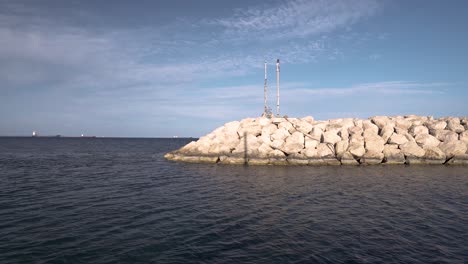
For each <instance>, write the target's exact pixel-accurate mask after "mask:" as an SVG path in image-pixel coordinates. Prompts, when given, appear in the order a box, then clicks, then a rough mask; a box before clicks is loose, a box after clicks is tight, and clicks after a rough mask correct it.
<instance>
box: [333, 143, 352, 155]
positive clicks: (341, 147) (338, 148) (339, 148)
mask: <svg viewBox="0 0 468 264" xmlns="http://www.w3.org/2000/svg"><path fill="white" fill-rule="evenodd" d="M348 146H349V143H348V140H341V141H338V142H337V143H336V145H335V153H336V156H337V157H338V158H341V156H343V154H344V153H345V152H346V151H347V150H348Z"/></svg>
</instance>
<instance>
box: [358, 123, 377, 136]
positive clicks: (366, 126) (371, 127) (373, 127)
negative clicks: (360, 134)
mask: <svg viewBox="0 0 468 264" xmlns="http://www.w3.org/2000/svg"><path fill="white" fill-rule="evenodd" d="M362 127H363V128H364V132H365V131H366V130H367V131H372V132H374V134H378V133H379V127H378V126H376V125H374V124H373V123H372V122H371V121H370V120H364V121H362Z"/></svg>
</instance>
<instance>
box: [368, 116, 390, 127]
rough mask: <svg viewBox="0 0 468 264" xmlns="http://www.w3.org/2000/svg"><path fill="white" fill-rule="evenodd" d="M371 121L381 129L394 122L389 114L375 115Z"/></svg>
mask: <svg viewBox="0 0 468 264" xmlns="http://www.w3.org/2000/svg"><path fill="white" fill-rule="evenodd" d="M371 121H372V123H374V124H375V125H376V126H378V127H379V128H380V129H382V128H384V127H385V126H387V125H390V124H391V123H392V122H391V121H390V119H389V118H388V117H387V116H374V117H371Z"/></svg>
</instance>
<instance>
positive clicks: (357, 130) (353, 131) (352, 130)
mask: <svg viewBox="0 0 468 264" xmlns="http://www.w3.org/2000/svg"><path fill="white" fill-rule="evenodd" d="M348 132H349V134H350V135H362V132H363V130H362V128H361V127H359V126H354V127H350V128H348Z"/></svg>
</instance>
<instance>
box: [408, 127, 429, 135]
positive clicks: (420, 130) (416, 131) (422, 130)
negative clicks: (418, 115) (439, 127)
mask: <svg viewBox="0 0 468 264" xmlns="http://www.w3.org/2000/svg"><path fill="white" fill-rule="evenodd" d="M409 131H410V134H411V135H412V136H413V137H416V136H417V135H425V134H429V129H427V127H425V126H421V125H419V126H412V127H411V128H410V130H409Z"/></svg>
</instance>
